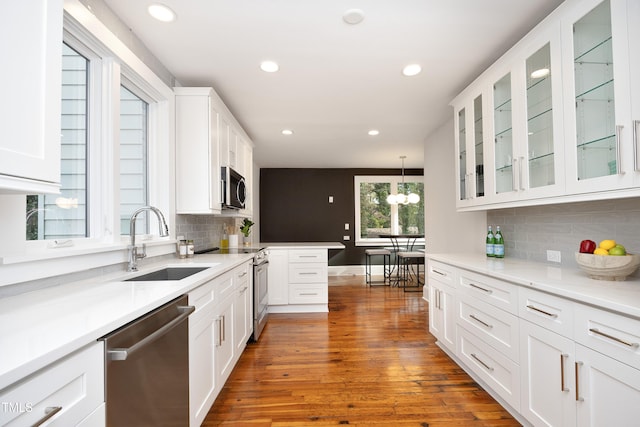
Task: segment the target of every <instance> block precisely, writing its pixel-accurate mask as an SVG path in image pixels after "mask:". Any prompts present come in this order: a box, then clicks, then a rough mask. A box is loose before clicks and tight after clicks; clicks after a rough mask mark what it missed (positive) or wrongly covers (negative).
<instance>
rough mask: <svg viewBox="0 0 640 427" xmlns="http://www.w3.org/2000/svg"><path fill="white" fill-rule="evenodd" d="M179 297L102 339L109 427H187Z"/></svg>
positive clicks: (186, 309)
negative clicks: (104, 349) (104, 352)
mask: <svg viewBox="0 0 640 427" xmlns="http://www.w3.org/2000/svg"><path fill="white" fill-rule="evenodd" d="M193 311H194V308H193V307H191V306H188V305H187V297H186V296H182V297H179V298H177V299H175V300H173V301H171V302H169V303H167V304H165V305H163V306H162V307H159V308H157V309H156V310H154V311H152V312H150V313H148V314H146V315H144V316H142V317H140V318H139V319H136V320H134V321H133V322H131V323H129V324H127V325H125V326H123V327H121V328H119V329H117V330H115V331H114V332H112V333H110V334H108V335H106V336H105V337H103V338H102V339H103V340H104V341H105V348H106V355H105V356H106V374H105V375H106V396H107V399H106V401H107V403H106V406H107V426H108V427H129V426H136V427H143V426H153V427H159V426H167V427H169V426H176V427H184V426H187V425H189V341H188V340H189V330H188V322H187V317H188V316H189V315H190V314H191V313H192V312H193Z"/></svg>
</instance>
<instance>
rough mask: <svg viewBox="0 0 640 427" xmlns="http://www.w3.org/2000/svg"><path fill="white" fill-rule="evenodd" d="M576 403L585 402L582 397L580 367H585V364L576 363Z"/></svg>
mask: <svg viewBox="0 0 640 427" xmlns="http://www.w3.org/2000/svg"><path fill="white" fill-rule="evenodd" d="M575 365H576V402H584V398H583V397H580V381H579V379H580V375H579V373H580V367H581V366H582V365H584V363H583V362H576V363H575Z"/></svg>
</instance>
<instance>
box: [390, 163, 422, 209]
mask: <svg viewBox="0 0 640 427" xmlns="http://www.w3.org/2000/svg"><path fill="white" fill-rule="evenodd" d="M406 158H407V156H400V159H401V160H402V191H403V192H402V193H398V194H389V195H388V196H387V203H389V204H390V205H408V204H410V203H411V204H415V203H418V202H419V201H420V196H419V195H418V194H416V193H409V194H405V193H406V190H405V186H404V159H406Z"/></svg>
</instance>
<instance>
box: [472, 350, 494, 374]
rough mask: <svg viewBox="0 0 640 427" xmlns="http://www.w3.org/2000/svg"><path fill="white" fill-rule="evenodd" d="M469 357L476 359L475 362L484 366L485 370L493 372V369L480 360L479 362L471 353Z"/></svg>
mask: <svg viewBox="0 0 640 427" xmlns="http://www.w3.org/2000/svg"><path fill="white" fill-rule="evenodd" d="M471 357H473V358H474V359H476V361H477V362H478V363H479V364H481V365H482V366H484V367H485V368H487V369H488V370H489V371H491V372H493V368H492V367H491V366H489V365H487V364H486V363H484V362H483V361H482V360H480V358H479V357H478V356H476V355H475V354H474V353H471Z"/></svg>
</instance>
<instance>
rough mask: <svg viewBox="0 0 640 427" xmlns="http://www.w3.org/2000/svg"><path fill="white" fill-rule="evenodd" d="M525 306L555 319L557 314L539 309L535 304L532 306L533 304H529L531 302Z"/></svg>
mask: <svg viewBox="0 0 640 427" xmlns="http://www.w3.org/2000/svg"><path fill="white" fill-rule="evenodd" d="M527 308H528V309H529V310H533V311H537V312H538V313H541V314H544V315H545V316H548V317H552V318H554V319H555V318H556V317H558V315H557V314H554V313H549V312H548V311H544V310H541V309H539V308H538V307H535V306H533V305H531V304H529V305H527Z"/></svg>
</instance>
